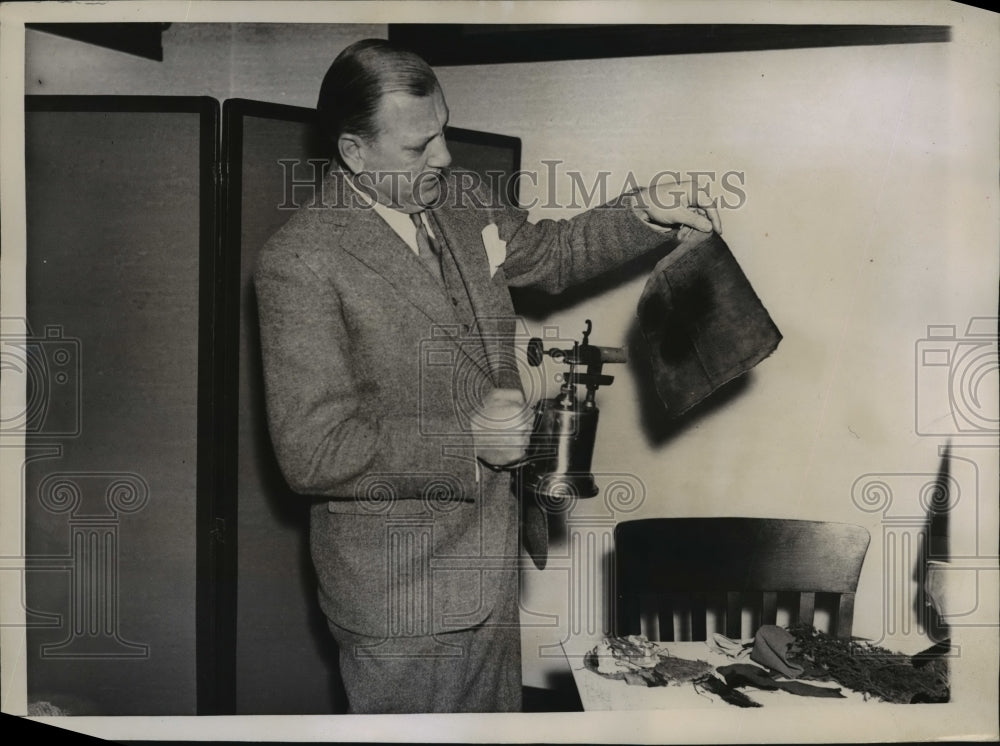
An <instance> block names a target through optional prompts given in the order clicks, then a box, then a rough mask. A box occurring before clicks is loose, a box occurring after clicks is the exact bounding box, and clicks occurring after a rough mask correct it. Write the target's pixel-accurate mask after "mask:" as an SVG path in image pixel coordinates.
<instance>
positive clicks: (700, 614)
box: [691, 593, 708, 640]
mask: <svg viewBox="0 0 1000 746" xmlns="http://www.w3.org/2000/svg"><path fill="white" fill-rule="evenodd" d="M707 615H708V604H707V601H706V599H705V594H704V593H695V594H693V595H692V596H691V639H692V640H707V639H708V631H707V629H706V622H705V619H706V617H707Z"/></svg>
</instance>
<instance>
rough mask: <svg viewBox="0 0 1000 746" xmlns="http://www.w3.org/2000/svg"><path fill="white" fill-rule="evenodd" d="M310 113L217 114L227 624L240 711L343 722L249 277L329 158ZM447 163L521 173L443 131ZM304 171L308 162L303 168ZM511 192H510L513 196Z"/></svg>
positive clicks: (247, 107) (237, 103) (509, 161)
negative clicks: (337, 717) (270, 418)
mask: <svg viewBox="0 0 1000 746" xmlns="http://www.w3.org/2000/svg"><path fill="white" fill-rule="evenodd" d="M314 117H315V112H314V110H312V109H306V108H300V107H292V106H283V105H278V104H268V103H263V102H255V101H246V100H236V99H234V100H229V101H226V102H225V105H224V107H223V132H224V137H223V140H224V143H223V148H224V152H225V164H226V165H225V169H226V173H227V175H228V178H227V182H226V187H225V193H226V195H227V196H226V201H225V203H226V207H225V219H226V228H225V238H224V247H225V248H224V250H225V256H226V264H227V269H226V273H227V276H228V277H229V278H230V281H231V282H232V283H233V285H234V286H236V288H237V289H234V291H233V292H232V293H227V296H229V297H234V298H238V299H239V309H238V311H237V312H235V315H236V316H238V318H235V317H230V320H229V322H228V323H229V324H230V326H229V331H227V332H226V336H227V338H229V339H232V340H238V349H235V347H234V349H233V351H232V359H233V360H236V361H238V372H234V374H233V376H232V378H231V384H232V386H233V389H234V390H235V391H237V394H236V399H237V402H238V405H237V411H238V413H239V414H238V423H230V424H231V425H232V427H233V437H234V438H235V441H236V443H237V447H236V449H235V450H236V453H235V454H233V455H232V457H231V458H230V459H229V466H227V467H226V468H227V469H229V470H231V474H232V479H233V482H234V483H235V485H236V494H237V495H238V498H237V504H236V505H235V506H234V510H235V511H236V513H237V517H236V525H237V527H238V533H239V540H238V550H237V556H236V560H235V561H236V570H235V573H236V577H237V579H238V580H237V592H236V594H235V595H236V599H235V600H234V603H235V605H236V610H235V613H234V614H233V617H234V622H233V623H234V626H235V656H236V663H235V670H236V683H235V687H236V694H235V702H236V712H237V713H239V714H314V713H331V712H343V711H344V709H345V706H346V701H345V699H344V695H343V691H342V688H341V686H340V681H339V677H338V675H337V650H336V645H335V643H334V641H333V639H332V637H331V635H330V633H329V631H328V629H327V627H326V620H325V618H324V616H323V614H322V612H321V611H320V609H319V606H318V603H317V600H316V580H315V575H314V571H313V569H312V564H311V560H310V558H309V551H308V543H307V539H308V507H309V505H310V500H309V498H305V497H302V496H299V495H296V494H294V493H292V492H291V491H290V490H289V488H288V487H287V485H286V484H285V482H284V479H283V477H282V476H281V473H280V471H279V469H278V466H277V462H276V461H275V457H274V452H273V449H272V447H271V442H270V438H269V435H268V433H267V422H266V417H265V410H264V392H263V380H262V370H261V361H260V346H259V340H258V334H259V330H258V325H257V309H256V301H255V298H254V295H253V283H252V278H253V270H254V267H255V265H256V261H257V257H258V255H259V253H260V249H261V247H262V246H263V245H264V243H265V242H266V241H267V239H268V238H269V237H270V235H271V234H272V233H274V232H275V231H276V230H277V229H278V228H279V227H281V225H283V224H284V222H285V221H286V220H287V219H288V218H289V217H291V215H292V214H293V212H294V210H295V205H307V204H309V203H310V202H311V200H312V194H313V191H314V187H313V184H314V183H315V179H317V178H321V176H322V169H321V166H322V165H323V164H325V162H326V161H324V160H323V157H324V155H326V153H325V151H324V149H323V146H322V144H321V142H320V139H319V137H318V135H317V133H316V130H315V119H314ZM447 138H448V145H449V148H450V149H451V151H452V155H453V163H454V165H458V166H463V167H466V168H471V169H473V170H476V171H479V172H480V173H482V174H484V176H486V177H487V178H490V174H497V173H499V174H502V175H503V178H501V179H499V180H498V183H499V184H500V185H501V188H503V189H506V184H507V180H506V177H507V176H509V175H510V174H512V173H514V172H515V171H516V170H517V169H518V168H519V165H520V140H518V139H517V138H513V137H505V136H501V135H494V134H490V133H484V132H476V131H473V130H463V129H458V128H449V130H448V132H447ZM310 161H312V163H311V162H310ZM511 191H512V193H513V190H511Z"/></svg>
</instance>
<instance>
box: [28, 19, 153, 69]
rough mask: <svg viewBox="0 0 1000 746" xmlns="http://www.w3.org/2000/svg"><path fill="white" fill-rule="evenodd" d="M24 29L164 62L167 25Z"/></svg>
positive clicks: (64, 25) (39, 25) (36, 26)
mask: <svg viewBox="0 0 1000 746" xmlns="http://www.w3.org/2000/svg"><path fill="white" fill-rule="evenodd" d="M24 26H25V28H30V29H34V30H36V31H44V32H45V33H47V34H55V35H56V36H64V37H66V38H67V39H74V40H76V41H83V42H87V43H88V44H96V45H97V46H99V47H106V48H108V49H114V50H115V51H116V52H126V53H127V54H134V55H137V56H139V57H146V58H147V59H151V60H156V61H157V62H162V61H163V41H162V39H163V32H164V31H165V30H166V29H168V28H170V24H169V23H26V24H24Z"/></svg>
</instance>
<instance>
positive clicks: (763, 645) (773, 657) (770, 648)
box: [750, 624, 805, 679]
mask: <svg viewBox="0 0 1000 746" xmlns="http://www.w3.org/2000/svg"><path fill="white" fill-rule="evenodd" d="M794 642H795V637H794V635H792V633H791V632H789V631H788V630H787V629H784V628H783V627H778V626H777V625H774V624H764V625H761V627H760V628H758V630H757V634H756V635H754V639H753V651H751V653H750V660H752V661H753V662H754V663H759V664H760V665H762V666H764V667H765V668H769V669H771V670H772V671H777V672H778V673H780V674H781V675H782V676H787V677H788V678H789V679H797V678H799V677H800V676H801V675H802V674H803V673H805V669H804V668H803V667H802V666H799V665H797V664H795V663H792V662H791V661H790V660H789V653H790V649H791V646H792V643H794Z"/></svg>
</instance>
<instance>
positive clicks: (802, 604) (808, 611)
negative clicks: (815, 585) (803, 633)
mask: <svg viewBox="0 0 1000 746" xmlns="http://www.w3.org/2000/svg"><path fill="white" fill-rule="evenodd" d="M815 613H816V594H815V593H810V592H808V591H803V592H802V593H800V594H799V624H808V625H812V623H813V617H814V616H815Z"/></svg>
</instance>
